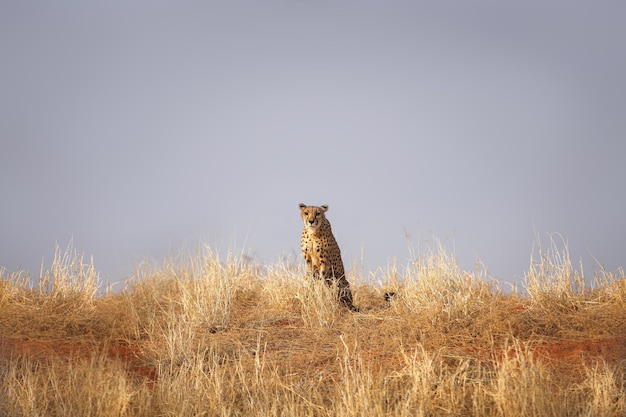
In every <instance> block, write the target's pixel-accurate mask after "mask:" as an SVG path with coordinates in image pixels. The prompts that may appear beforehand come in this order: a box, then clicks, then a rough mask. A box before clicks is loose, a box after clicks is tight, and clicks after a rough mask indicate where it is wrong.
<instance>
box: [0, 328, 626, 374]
mask: <svg viewBox="0 0 626 417" xmlns="http://www.w3.org/2000/svg"><path fill="white" fill-rule="evenodd" d="M516 353H517V352H516V351H515V349H511V350H509V351H508V352H507V353H506V355H507V356H509V357H510V356H514V355H515V354H516ZM94 354H103V355H105V356H106V358H108V359H109V360H113V361H119V362H121V363H122V364H123V365H124V367H125V369H126V370H127V372H128V374H129V375H130V376H131V377H133V378H136V379H138V380H146V381H148V382H156V381H157V370H156V369H155V368H154V367H150V366H148V365H147V361H146V358H145V355H144V354H143V352H142V349H141V348H140V347H139V346H129V345H127V344H106V345H100V346H98V345H93V344H86V343H75V342H68V341H50V340H20V339H10V338H0V359H5V360H11V359H18V358H28V359H30V360H33V361H36V362H47V361H49V360H53V359H58V360H61V361H63V360H65V361H79V360H87V359H89V358H91V357H93V355H94ZM470 355H472V356H478V357H481V358H483V359H484V358H491V360H499V359H500V360H501V359H502V357H503V355H504V352H503V351H501V350H499V351H493V350H492V351H485V350H479V351H474V352H473V353H470ZM366 356H370V357H371V359H372V360H389V358H388V357H387V358H385V356H388V355H384V354H383V355H381V356H382V358H381V357H376V355H373V356H372V355H366ZM392 356H393V355H392ZM533 356H534V358H535V359H538V360H542V361H544V362H545V363H548V364H550V365H552V366H555V367H557V368H559V369H579V368H580V366H581V365H583V364H585V363H588V361H589V360H593V359H597V358H602V359H604V360H605V361H606V362H607V363H609V364H616V363H618V362H620V361H622V360H625V359H626V336H619V337H613V338H603V339H589V340H582V341H557V342H550V343H542V344H539V345H535V346H534V347H533Z"/></svg>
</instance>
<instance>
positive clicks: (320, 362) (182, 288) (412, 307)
mask: <svg viewBox="0 0 626 417" xmlns="http://www.w3.org/2000/svg"><path fill="white" fill-rule="evenodd" d="M537 258H538V259H535V260H533V261H532V263H531V266H530V268H529V272H528V274H527V277H526V282H525V294H524V295H521V294H515V293H513V294H505V293H503V292H502V291H501V290H500V287H499V285H498V283H497V282H493V281H490V280H489V279H488V278H487V277H485V276H484V274H482V273H481V272H474V273H469V272H465V271H462V270H460V269H459V267H458V266H457V264H456V262H455V260H454V258H453V257H452V256H450V255H449V254H447V253H445V251H443V250H442V249H441V248H435V249H434V250H433V251H431V252H429V253H426V254H422V255H420V256H419V257H416V259H414V260H413V261H412V262H411V263H410V264H409V265H408V266H407V267H406V268H405V269H404V270H402V271H399V270H396V269H395V268H393V267H391V268H389V269H388V270H387V271H385V272H384V274H383V278H382V281H383V282H382V284H381V285H376V286H374V285H369V284H364V283H356V284H353V288H354V294H355V304H356V305H357V306H359V307H360V308H362V309H363V312H362V313H350V312H347V311H345V310H344V309H342V308H341V307H339V306H338V305H337V303H335V302H334V301H333V300H332V297H331V292H330V291H329V290H328V289H327V288H325V287H324V286H323V285H318V284H313V285H312V284H311V283H309V282H307V281H306V280H305V278H304V276H305V274H304V271H303V269H302V267H300V266H293V265H287V264H285V263H277V264H274V265H267V266H258V265H255V264H253V263H249V262H245V261H243V260H242V259H239V258H234V257H233V258H231V259H227V260H226V261H224V262H220V261H219V260H218V258H217V256H215V255H214V254H213V252H212V251H211V250H210V249H209V248H203V249H201V250H199V251H198V253H196V254H193V255H190V256H188V257H187V258H186V260H184V261H176V262H174V261H165V262H164V263H163V264H161V265H156V266H149V265H147V266H146V265H144V266H141V267H140V268H138V269H137V271H136V273H135V276H134V277H133V278H132V279H131V280H130V281H128V283H127V284H126V286H125V288H124V289H123V290H122V291H120V292H115V293H114V292H111V291H108V292H105V293H104V294H100V293H99V291H98V289H99V286H100V285H101V283H100V282H99V280H98V277H97V274H96V273H95V269H94V266H93V263H92V262H85V261H84V258H83V257H82V256H81V255H79V254H76V253H75V252H73V251H71V250H70V251H67V252H65V253H61V252H57V256H56V257H55V259H54V261H53V264H52V267H51V269H50V270H49V271H46V272H44V273H43V274H42V277H41V279H40V280H39V284H38V285H37V286H36V288H29V286H28V285H26V283H27V281H28V279H27V278H28V277H25V276H24V275H23V274H19V273H17V274H11V273H8V272H6V271H3V272H2V280H0V353H1V354H0V384H1V385H2V386H3V387H4V388H5V389H3V390H0V415H11V416H65V415H74V416H155V415H168V416H169V415H174V416H230V415H242V416H248V415H256V416H289V415H298V416H300V415H302V416H358V415H363V416H365V415H367V416H372V415H390V416H420V415H423V416H454V415H467V416H496V415H505V416H526V415H528V416H530V415H542V416H550V415H554V416H562V415H567V416H595V415H598V416H600V415H602V416H619V415H624V413H626V390H625V386H624V381H625V377H624V371H625V369H626V368H625V363H626V362H624V359H626V331H622V329H625V328H626V327H625V326H624V325H625V324H626V283H625V280H624V279H623V278H624V274H623V272H622V271H618V273H617V274H609V273H603V274H602V275H601V276H597V277H595V285H594V289H593V290H590V289H589V288H587V287H585V285H584V282H585V279H584V277H582V273H581V272H579V271H577V270H575V269H574V268H573V267H572V265H571V263H570V260H569V256H568V254H567V251H566V250H565V251H561V252H558V251H556V250H555V249H554V248H550V250H548V251H545V252H544V251H542V249H541V248H540V250H539V255H538V257H537ZM353 276H354V274H352V276H349V279H350V281H351V282H354V279H353ZM387 291H393V292H395V293H396V294H397V295H396V296H395V297H394V298H393V299H392V300H391V301H390V302H386V301H385V299H384V293H385V292H387Z"/></svg>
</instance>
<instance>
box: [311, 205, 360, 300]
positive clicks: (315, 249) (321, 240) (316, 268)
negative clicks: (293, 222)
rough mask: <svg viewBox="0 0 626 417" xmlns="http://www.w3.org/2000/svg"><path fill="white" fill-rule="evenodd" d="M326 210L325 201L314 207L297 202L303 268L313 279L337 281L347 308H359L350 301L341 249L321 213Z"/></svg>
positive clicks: (329, 283)
mask: <svg viewBox="0 0 626 417" xmlns="http://www.w3.org/2000/svg"><path fill="white" fill-rule="evenodd" d="M327 210H328V204H323V205H321V206H319V207H318V206H307V205H306V204H303V203H300V215H301V217H302V221H303V222H304V229H303V230H302V238H301V240H300V244H301V246H302V255H303V256H304V260H305V261H306V268H307V271H308V272H309V274H311V275H312V276H313V278H314V279H323V280H324V281H325V282H326V284H327V285H328V286H332V285H333V284H334V283H337V290H338V294H337V298H338V299H339V302H340V303H341V304H343V305H344V306H345V307H347V308H348V309H350V310H351V311H359V309H358V308H356V307H355V306H354V305H353V304H352V292H351V291H350V283H348V280H347V279H346V275H345V272H344V269H343V262H342V261H341V251H340V250H339V245H338V244H337V241H336V240H335V237H334V236H333V232H332V230H331V228H330V222H329V221H328V219H326V216H325V215H324V213H326V211H327Z"/></svg>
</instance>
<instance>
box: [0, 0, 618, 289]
mask: <svg viewBox="0 0 626 417" xmlns="http://www.w3.org/2000/svg"><path fill="white" fill-rule="evenodd" d="M625 17H626V3H623V2H618V1H587V2H578V1H545V0H541V1H539V0H525V1H512V2H500V1H487V0H480V1H473V2H467V1H439V0H437V1H428V2H426V1H305V0H293V1H289V0H282V1H278V0H274V1H261V0H255V1H223V2H222V1H134V2H126V1H101V2H97V1H89V2H88V1H82V0H81V1H78V0H77V1H64V0H60V1H54V2H48V1H5V2H2V3H1V4H0V56H2V65H1V66H0V141H1V142H0V193H1V194H0V195H1V196H2V209H1V210H2V212H1V213H2V215H1V217H0V265H1V266H4V267H6V268H7V269H9V270H11V271H14V270H17V269H19V268H25V269H27V270H29V271H31V273H32V275H34V276H37V275H38V273H39V268H40V265H41V262H42V259H43V260H44V264H45V266H46V267H48V266H49V264H50V261H51V258H52V255H53V252H54V247H55V244H56V243H57V242H58V244H59V245H60V246H62V247H64V246H65V245H66V244H67V243H68V242H69V241H70V239H72V238H73V242H74V246H75V248H76V249H77V250H78V251H80V252H84V253H85V254H86V255H87V256H88V257H89V256H91V255H93V257H94V262H95V266H96V269H98V270H99V271H100V275H101V277H102V278H103V279H104V280H106V281H110V282H115V281H122V280H123V279H124V278H125V277H128V276H129V275H130V274H131V273H132V271H133V268H134V267H135V266H137V265H138V263H139V262H140V261H141V260H142V259H144V258H146V257H147V258H152V259H157V260H159V259H163V258H164V257H165V256H167V254H168V253H170V252H174V253H175V252H177V251H178V250H179V249H180V248H182V247H188V248H189V247H191V248H193V247H195V246H196V244H197V243H199V242H201V241H207V242H209V243H210V244H212V245H213V246H214V247H215V249H216V250H219V251H220V252H221V253H225V252H226V251H227V250H228V248H229V247H231V248H232V247H235V248H236V249H238V250H243V251H245V252H246V253H248V254H249V255H251V256H253V257H254V258H255V259H257V260H258V261H260V262H268V263H272V262H276V261H277V260H278V259H279V258H280V257H281V255H282V254H285V255H290V254H298V255H299V235H300V230H301V224H300V219H299V211H298V207H297V206H298V203H300V202H304V203H307V204H316V205H320V204H323V203H328V204H329V205H330V210H329V212H328V217H329V219H330V220H331V223H332V224H333V229H334V231H335V235H336V237H337V239H338V241H339V244H340V246H341V247H342V251H343V254H344V261H345V262H346V263H347V264H350V263H351V262H353V261H355V260H358V261H359V262H360V261H361V259H362V257H363V262H364V265H363V266H364V268H365V269H366V270H375V269H376V268H378V267H383V268H384V267H385V266H386V265H387V263H388V261H389V260H390V259H393V258H395V259H397V262H398V265H400V266H403V265H405V264H406V263H407V260H408V258H409V251H408V249H407V244H408V243H407V239H406V237H405V232H408V233H410V234H411V235H412V239H413V243H414V244H416V245H417V244H419V243H420V241H424V240H429V239H431V237H432V236H434V237H435V238H437V239H439V240H441V241H442V242H443V243H444V245H446V246H447V247H448V248H449V249H450V250H453V251H454V252H455V254H456V257H457V259H458V261H459V264H460V265H461V267H462V268H464V269H467V270H473V268H474V264H475V260H476V258H480V260H481V261H482V262H483V263H484V264H485V265H486V266H487V268H488V270H489V272H490V274H491V275H492V276H494V277H496V278H497V279H499V280H501V281H503V282H514V281H515V280H516V279H517V280H518V281H520V280H521V279H522V278H523V276H524V273H525V272H526V271H527V270H528V266H529V259H530V256H531V251H532V248H533V243H534V241H535V233H536V234H538V235H539V236H540V237H542V238H544V239H546V241H547V233H560V234H561V235H562V236H563V237H564V238H565V239H566V240H567V241H568V244H569V250H570V253H571V255H572V258H573V261H574V262H575V263H578V260H579V259H581V258H582V260H583V262H584V264H585V266H586V269H587V271H588V272H589V273H592V272H593V271H594V270H597V268H598V266H597V265H595V261H594V259H597V260H598V261H599V262H600V263H601V265H603V266H604V267H606V269H608V270H615V269H616V268H618V267H620V266H623V265H624V264H625V263H626V262H624V254H625V248H626V221H625V219H624V206H625V203H626V201H625V200H626V198H625V196H624V189H625V184H626V170H625V169H624V166H623V165H624V156H625V155H626V47H625V46H624V39H626V25H624V18H625Z"/></svg>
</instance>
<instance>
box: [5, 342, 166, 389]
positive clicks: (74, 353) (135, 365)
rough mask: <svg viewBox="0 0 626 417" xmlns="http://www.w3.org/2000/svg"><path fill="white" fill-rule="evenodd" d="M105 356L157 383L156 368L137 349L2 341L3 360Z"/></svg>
mask: <svg viewBox="0 0 626 417" xmlns="http://www.w3.org/2000/svg"><path fill="white" fill-rule="evenodd" d="M94 354H103V355H104V356H106V357H107V358H108V359H109V360H115V361H119V362H121V363H122V364H123V365H124V367H125V369H126V370H127V372H128V373H129V374H130V375H131V376H132V377H134V378H138V379H147V380H148V381H150V382H156V380H157V372H156V369H154V368H152V367H149V366H146V361H145V358H144V357H143V353H142V351H141V349H140V348H139V347H138V346H129V345H127V344H105V345H100V346H98V345H93V344H86V343H75V342H67V341H54V340H20V339H10V338H0V358H2V359H18V358H27V359H29V360H33V361H37V362H45V361H49V360H54V359H58V360H65V361H80V360H86V359H89V358H91V357H93V355H94Z"/></svg>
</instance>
